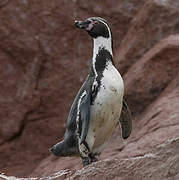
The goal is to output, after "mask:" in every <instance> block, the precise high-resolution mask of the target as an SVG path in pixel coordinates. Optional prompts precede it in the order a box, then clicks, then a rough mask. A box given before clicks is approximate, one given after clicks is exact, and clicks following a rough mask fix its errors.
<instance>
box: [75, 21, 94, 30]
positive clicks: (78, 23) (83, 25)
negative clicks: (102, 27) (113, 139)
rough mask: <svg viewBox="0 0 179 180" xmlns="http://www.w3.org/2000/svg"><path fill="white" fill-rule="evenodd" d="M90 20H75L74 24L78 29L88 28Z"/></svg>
mask: <svg viewBox="0 0 179 180" xmlns="http://www.w3.org/2000/svg"><path fill="white" fill-rule="evenodd" d="M90 23H91V21H88V20H86V21H75V26H76V27H77V28H79V29H85V30H88V29H89V25H90Z"/></svg>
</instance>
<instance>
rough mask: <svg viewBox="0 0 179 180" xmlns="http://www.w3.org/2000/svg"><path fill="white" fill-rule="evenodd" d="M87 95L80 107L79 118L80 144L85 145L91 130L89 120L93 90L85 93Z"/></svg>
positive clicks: (83, 97)
mask: <svg viewBox="0 0 179 180" xmlns="http://www.w3.org/2000/svg"><path fill="white" fill-rule="evenodd" d="M84 92H85V95H84V96H82V99H81V103H80V106H79V118H80V123H81V133H80V134H81V137H80V144H82V143H84V141H85V139H86V136H87V133H88V128H89V120H90V105H91V94H92V93H91V88H89V89H87V90H85V91H84Z"/></svg>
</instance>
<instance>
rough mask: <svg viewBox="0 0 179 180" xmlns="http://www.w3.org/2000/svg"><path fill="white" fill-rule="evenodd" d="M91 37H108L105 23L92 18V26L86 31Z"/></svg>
mask: <svg viewBox="0 0 179 180" xmlns="http://www.w3.org/2000/svg"><path fill="white" fill-rule="evenodd" d="M87 32H88V33H89V35H90V36H92V37H93V38H97V37H100V36H102V37H104V38H109V31H108V28H107V27H106V25H105V24H104V23H102V22H100V21H97V20H94V24H93V28H92V29H91V30H90V31H87Z"/></svg>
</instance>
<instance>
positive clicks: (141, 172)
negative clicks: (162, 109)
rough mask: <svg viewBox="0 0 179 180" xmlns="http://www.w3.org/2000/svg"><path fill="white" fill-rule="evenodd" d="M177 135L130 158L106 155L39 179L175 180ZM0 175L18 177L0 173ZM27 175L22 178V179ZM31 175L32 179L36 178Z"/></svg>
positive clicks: (178, 175) (177, 173) (177, 174)
mask: <svg viewBox="0 0 179 180" xmlns="http://www.w3.org/2000/svg"><path fill="white" fill-rule="evenodd" d="M178 150H179V138H176V139H169V140H168V141H166V142H165V143H162V144H160V145H159V146H157V147H156V148H155V149H152V150H151V151H150V152H148V153H145V154H144V155H139V156H136V157H130V158H123V159H119V158H108V159H106V160H103V161H99V162H96V163H94V164H93V165H90V166H87V167H85V168H83V169H81V170H79V171H76V172H74V171H69V170H65V171H59V172H56V173H54V174H51V175H49V176H43V177H42V178H41V179H42V180H43V179H44V180H45V179H54V180H63V179H66V180H72V179H73V180H93V179H102V180H108V179H114V180H133V179H137V180H148V179H150V180H158V179H163V180H168V179H173V180H177V179H178V178H179V163H178V162H179V154H178ZM0 178H1V179H2V180H4V179H9V178H11V179H14V180H18V178H16V177H7V176H5V175H2V174H0ZM26 179H27V180H30V179H31V178H24V180H26ZM38 179H39V178H33V179H32V180H38Z"/></svg>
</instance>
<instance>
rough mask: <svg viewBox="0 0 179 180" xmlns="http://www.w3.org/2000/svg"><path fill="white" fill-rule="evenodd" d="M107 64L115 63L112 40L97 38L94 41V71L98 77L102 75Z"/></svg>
mask: <svg viewBox="0 0 179 180" xmlns="http://www.w3.org/2000/svg"><path fill="white" fill-rule="evenodd" d="M107 63H112V64H113V65H114V63H113V51H112V38H111V37H109V38H104V37H101V36H100V37H97V38H94V39H93V59H92V69H93V72H94V74H95V76H96V77H97V76H98V74H99V73H102V72H103V70H104V69H105V67H106V66H107Z"/></svg>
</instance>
